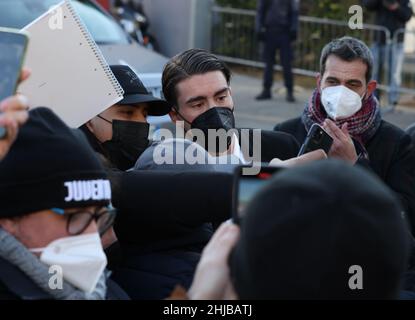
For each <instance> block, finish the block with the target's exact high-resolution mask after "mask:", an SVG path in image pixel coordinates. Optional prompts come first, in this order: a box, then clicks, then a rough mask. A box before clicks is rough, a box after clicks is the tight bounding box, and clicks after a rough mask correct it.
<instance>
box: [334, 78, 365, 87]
mask: <svg viewBox="0 0 415 320" xmlns="http://www.w3.org/2000/svg"><path fill="white" fill-rule="evenodd" d="M326 81H336V82H341V81H340V80H339V79H338V78H336V77H327V78H326ZM346 83H348V84H359V85H361V84H363V82H362V81H360V80H359V79H350V80H347V81H346Z"/></svg>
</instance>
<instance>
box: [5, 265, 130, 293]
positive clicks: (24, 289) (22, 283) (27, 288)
mask: <svg viewBox="0 0 415 320" xmlns="http://www.w3.org/2000/svg"><path fill="white" fill-rule="evenodd" d="M129 299H130V298H129V297H128V295H127V294H126V293H125V292H124V290H122V289H121V288H120V287H119V286H118V285H117V284H116V283H115V282H113V281H112V280H111V279H108V280H107V300H129ZM0 300H53V297H52V296H50V295H49V294H48V293H47V292H45V291H43V290H42V289H41V288H39V287H38V286H37V285H36V284H35V283H34V282H33V281H32V279H30V278H29V277H28V276H27V275H26V274H25V273H23V272H22V271H21V270H20V269H19V268H17V267H16V266H14V265H13V264H11V263H10V262H8V261H6V260H4V259H2V258H0Z"/></svg>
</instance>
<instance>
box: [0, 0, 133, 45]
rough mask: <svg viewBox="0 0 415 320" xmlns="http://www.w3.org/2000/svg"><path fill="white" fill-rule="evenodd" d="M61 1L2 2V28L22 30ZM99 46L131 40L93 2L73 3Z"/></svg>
mask: <svg viewBox="0 0 415 320" xmlns="http://www.w3.org/2000/svg"><path fill="white" fill-rule="evenodd" d="M59 2H61V1H60V0H0V26H1V27H9V28H17V29H21V28H23V27H24V26H26V25H27V24H29V23H30V22H32V21H33V20H35V19H36V18H38V17H39V16H40V15H42V14H43V13H44V12H46V11H47V10H48V9H49V8H50V7H52V6H53V5H56V4H58V3H59ZM72 3H73V5H74V7H75V9H76V11H77V12H78V13H79V15H80V16H81V19H82V20H83V21H84V23H85V24H86V26H87V28H88V30H89V32H91V34H92V37H93V38H94V40H95V42H97V43H98V44H128V43H129V39H128V37H127V36H126V34H125V33H124V31H123V30H122V29H121V27H120V26H119V25H118V24H117V23H116V22H115V21H114V20H112V18H110V17H108V16H107V15H106V14H104V13H103V12H101V11H100V10H99V9H98V8H97V6H96V5H94V4H93V3H92V2H91V1H78V0H73V1H72Z"/></svg>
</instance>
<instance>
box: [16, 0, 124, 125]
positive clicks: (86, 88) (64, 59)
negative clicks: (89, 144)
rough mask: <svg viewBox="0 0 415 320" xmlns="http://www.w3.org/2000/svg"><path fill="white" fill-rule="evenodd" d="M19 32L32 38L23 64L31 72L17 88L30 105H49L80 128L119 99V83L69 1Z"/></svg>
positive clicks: (120, 90) (120, 96)
mask: <svg viewBox="0 0 415 320" xmlns="http://www.w3.org/2000/svg"><path fill="white" fill-rule="evenodd" d="M59 19H61V21H60V20H59ZM23 30H25V31H27V32H28V33H29V37H30V42H29V47H28V51H27V55H26V61H25V67H27V68H29V69H30V70H31V71H32V74H31V76H30V78H29V79H28V80H27V81H25V82H24V83H22V84H21V85H20V87H19V90H18V91H19V92H21V93H22V94H24V95H26V96H27V97H28V98H29V101H30V107H39V106H44V107H49V108H51V109H52V110H53V111H54V112H55V113H56V114H57V115H58V116H60V117H61V118H62V119H63V120H64V121H65V122H66V124H68V125H69V126H71V127H79V126H81V125H82V124H84V123H85V122H87V121H88V120H90V119H92V118H93V117H94V116H96V115H97V114H99V113H100V112H102V111H103V110H105V109H107V108H108V107H110V106H112V105H114V104H116V103H117V102H119V101H121V100H122V98H123V93H124V92H123V90H122V88H121V86H120V84H119V83H118V81H117V79H116V78H115V77H114V74H113V73H112V71H111V69H110V68H109V66H108V64H107V62H106V61H105V58H104V57H103V55H102V53H101V51H100V49H99V48H98V46H97V44H96V43H95V41H94V40H93V39H92V36H91V35H90V33H89V31H88V30H87V28H86V26H85V25H84V23H83V22H82V21H81V19H80V17H79V16H78V14H77V13H76V11H75V9H74V7H73V5H72V4H71V3H70V1H64V2H61V3H60V4H59V5H57V6H56V7H54V8H53V9H51V10H50V11H48V12H46V13H45V14H44V15H42V16H41V17H39V18H38V19H36V20H35V21H33V22H32V23H30V24H29V25H28V26H26V27H25V28H23Z"/></svg>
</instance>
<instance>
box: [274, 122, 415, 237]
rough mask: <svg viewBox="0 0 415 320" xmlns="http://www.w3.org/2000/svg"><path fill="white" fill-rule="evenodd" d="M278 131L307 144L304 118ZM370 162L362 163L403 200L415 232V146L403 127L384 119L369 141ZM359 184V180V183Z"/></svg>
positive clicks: (360, 163)
mask: <svg viewBox="0 0 415 320" xmlns="http://www.w3.org/2000/svg"><path fill="white" fill-rule="evenodd" d="M274 130H277V131H283V132H287V133H290V134H292V135H294V137H296V138H297V140H298V141H299V142H300V143H303V142H304V140H305V138H306V135H307V132H306V130H305V127H304V124H303V123H302V121H301V118H296V119H293V120H289V121H286V122H283V123H280V124H278V125H276V126H275V128H274ZM365 147H366V150H367V152H368V154H369V159H370V160H369V161H368V160H364V159H359V160H358V164H359V165H362V166H364V167H366V168H367V169H368V170H372V171H373V172H374V173H376V174H377V175H378V176H379V177H380V178H381V179H382V180H383V181H384V182H385V183H386V184H387V185H388V186H389V187H390V188H391V189H392V190H393V191H394V192H395V193H396V194H397V195H398V197H399V198H400V199H401V202H402V205H403V207H404V209H405V216H406V218H407V220H408V222H409V224H410V226H411V230H412V234H414V233H415V147H414V145H413V143H412V140H411V137H410V136H409V135H408V134H406V133H405V132H404V131H403V130H401V129H399V128H397V127H395V126H394V125H392V124H390V123H388V122H386V121H383V120H382V122H381V125H380V127H379V129H378V131H377V132H376V134H375V136H374V137H373V138H372V139H371V140H370V141H369V142H368V143H367V144H366V146H365ZM356 183H358V182H356Z"/></svg>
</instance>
